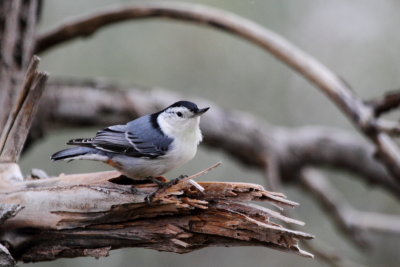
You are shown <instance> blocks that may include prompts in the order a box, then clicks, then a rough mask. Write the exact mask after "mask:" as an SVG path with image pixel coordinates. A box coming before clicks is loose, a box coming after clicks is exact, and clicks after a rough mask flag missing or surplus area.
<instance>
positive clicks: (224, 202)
mask: <svg viewBox="0 0 400 267" xmlns="http://www.w3.org/2000/svg"><path fill="white" fill-rule="evenodd" d="M200 185H201V186H202V187H204V189H205V190H204V192H203V193H201V192H199V191H197V190H196V189H195V188H194V187H193V186H192V184H191V183H190V182H189V180H185V179H183V180H180V181H178V182H177V183H175V184H173V185H171V186H170V187H167V188H165V189H163V190H158V191H157V186H156V185H155V184H142V185H134V186H133V185H132V184H131V180H130V179H127V178H124V177H122V176H120V174H119V173H118V172H116V171H111V172H102V173H90V174H77V175H62V176H59V177H55V178H48V179H41V180H29V181H25V182H18V183H14V184H9V185H8V186H5V187H1V188H0V203H6V204H8V205H20V206H23V209H22V210H20V211H19V212H18V214H17V215H16V216H15V217H12V218H9V219H8V220H6V221H5V222H4V224H3V225H2V227H1V230H0V239H1V240H3V243H6V244H7V247H8V249H9V251H10V252H11V253H12V255H13V256H14V258H15V259H16V260H19V261H24V262H31V261H44V260H53V259H56V258H60V257H78V256H94V257H100V256H106V255H108V251H109V250H111V249H117V248H121V247H145V248H151V249H156V250H160V251H170V252H176V253H187V252H190V251H193V250H196V249H200V248H203V247H206V246H249V245H252V246H265V247H269V248H273V249H277V250H281V251H286V252H293V253H296V254H298V255H301V256H305V257H312V255H311V254H309V253H307V252H305V251H302V250H301V249H299V247H298V241H299V240H303V239H310V238H312V235H309V234H306V233H303V232H300V231H293V230H289V229H288V228H286V227H283V226H281V225H280V224H279V223H278V222H279V221H282V222H285V223H292V224H293V223H294V224H300V225H302V224H303V223H302V222H300V221H297V220H294V219H291V218H288V217H285V216H283V215H281V214H280V213H279V212H277V211H274V210H272V209H270V208H265V207H261V206H257V205H254V204H250V203H248V202H249V201H266V202H269V203H271V204H273V205H279V206H288V207H293V206H296V205H297V203H294V202H292V201H289V200H287V199H286V197H285V196H284V195H282V194H280V193H274V192H268V191H266V190H264V189H263V188H262V187H261V186H259V185H255V184H246V183H221V182H201V183H200ZM154 192H156V193H155V195H154V198H153V201H152V203H151V204H150V205H149V204H148V203H146V201H145V198H146V196H148V195H149V194H151V193H154Z"/></svg>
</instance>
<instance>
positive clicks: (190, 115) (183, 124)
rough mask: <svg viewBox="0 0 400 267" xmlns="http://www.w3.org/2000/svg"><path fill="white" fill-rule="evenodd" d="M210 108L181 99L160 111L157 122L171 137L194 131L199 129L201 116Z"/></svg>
mask: <svg viewBox="0 0 400 267" xmlns="http://www.w3.org/2000/svg"><path fill="white" fill-rule="evenodd" d="M208 109H209V107H206V108H202V109H199V108H198V107H197V105H196V104H195V103H193V102H189V101H179V102H176V103H174V104H172V105H171V106H169V107H167V108H166V109H164V110H162V111H161V112H159V113H158V118H157V122H158V124H159V126H160V128H161V130H162V131H163V132H164V133H165V134H167V135H169V136H171V137H176V136H178V135H186V134H190V133H194V132H195V131H197V130H198V129H199V122H200V116H201V115H203V114H204V113H205V112H206V111H207V110H208Z"/></svg>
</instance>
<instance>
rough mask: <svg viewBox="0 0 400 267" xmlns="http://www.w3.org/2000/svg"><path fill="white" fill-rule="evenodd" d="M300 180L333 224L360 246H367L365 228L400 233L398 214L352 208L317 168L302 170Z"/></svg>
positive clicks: (366, 229)
mask: <svg viewBox="0 0 400 267" xmlns="http://www.w3.org/2000/svg"><path fill="white" fill-rule="evenodd" d="M300 181H301V184H302V186H303V188H304V189H305V190H307V191H308V192H310V193H311V195H312V196H314V197H315V198H316V200H317V202H316V203H318V204H320V205H321V206H322V207H323V209H324V210H325V211H326V212H327V213H328V214H329V215H330V216H331V217H332V218H333V220H334V221H336V225H338V226H339V228H340V229H341V230H342V231H343V232H344V233H345V234H346V235H348V236H350V237H351V239H352V240H353V241H354V242H355V243H356V244H358V245H359V246H360V247H361V248H365V246H368V245H369V242H368V240H367V239H366V237H365V234H366V233H367V231H377V232H381V233H390V234H400V217H399V216H397V215H388V214H381V213H375V212H365V211H359V210H356V209H354V208H353V207H351V206H350V205H349V204H348V203H347V202H346V201H345V200H344V198H343V196H341V195H340V193H339V192H337V190H335V188H334V186H333V185H332V184H330V183H329V182H328V180H327V179H326V178H325V177H324V176H323V175H322V174H321V173H320V172H319V171H317V170H315V169H312V168H305V169H303V171H302V174H301V179H300Z"/></svg>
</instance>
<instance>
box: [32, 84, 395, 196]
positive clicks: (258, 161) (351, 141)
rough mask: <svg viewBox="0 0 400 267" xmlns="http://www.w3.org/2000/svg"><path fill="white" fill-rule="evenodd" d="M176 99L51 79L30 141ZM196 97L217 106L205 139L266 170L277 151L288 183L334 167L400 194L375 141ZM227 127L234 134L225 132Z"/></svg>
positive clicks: (121, 117) (159, 92) (209, 118)
mask: <svg viewBox="0 0 400 267" xmlns="http://www.w3.org/2000/svg"><path fill="white" fill-rule="evenodd" d="M89 99H90V102H88V100H89ZM177 99H182V96H180V95H178V94H176V93H172V92H168V91H165V90H160V89H154V90H151V89H149V88H146V89H143V90H140V89H138V88H129V89H125V88H120V87H118V85H114V84H107V83H102V82H96V81H94V80H91V81H86V82H83V81H79V80H75V81H65V80H64V81H61V80H59V81H55V82H50V83H49V84H48V85H47V90H46V92H45V93H44V95H43V98H42V104H41V105H40V107H39V111H38V114H39V115H38V117H40V120H37V121H36V122H35V127H33V129H32V130H33V131H34V132H32V136H31V138H30V141H31V142H33V141H34V140H35V138H38V137H40V136H43V135H44V134H46V133H47V132H48V131H49V130H51V129H54V128H57V127H80V126H82V125H85V126H97V127H99V128H100V127H103V126H106V125H110V124H118V123H125V122H126V121H129V120H131V119H133V118H134V117H137V116H141V115H144V114H148V113H151V112H154V111H156V110H159V109H161V108H164V107H165V106H168V105H169V103H172V102H174V101H176V100H177ZM196 102H198V103H200V105H209V106H212V107H213V112H210V113H209V114H206V116H205V117H204V118H203V120H202V122H201V123H202V124H201V128H202V132H203V134H204V137H205V138H204V142H203V143H204V144H206V145H208V146H211V147H214V148H217V149H221V150H223V151H224V152H226V153H227V154H229V155H231V156H233V157H234V158H235V159H237V160H239V162H242V163H244V164H246V165H247V166H254V167H257V168H260V169H261V170H264V169H265V167H266V166H269V165H270V164H271V162H270V160H271V158H270V155H272V154H274V155H275V157H277V160H278V161H279V166H278V169H277V171H279V172H280V174H281V177H283V178H284V179H286V180H285V182H288V181H291V178H292V179H295V178H296V177H297V172H298V171H299V170H301V168H303V167H305V166H310V165H311V166H330V167H334V168H337V169H341V170H345V171H350V172H352V173H354V174H356V175H357V176H358V177H359V178H360V179H362V180H363V181H365V182H367V183H368V184H371V185H375V186H380V187H383V188H384V189H386V190H388V191H389V192H391V193H392V194H393V195H395V196H396V197H400V187H399V186H398V185H397V183H395V182H394V180H393V178H392V177H391V176H390V175H389V174H388V173H387V171H386V170H385V168H384V166H382V165H381V164H380V163H379V162H377V161H376V159H375V158H374V156H373V154H374V148H373V146H372V145H370V144H368V143H366V142H364V141H363V140H360V139H359V138H358V137H355V136H353V135H351V134H349V133H347V132H345V131H343V130H339V129H332V128H325V127H301V128H297V129H292V128H291V129H288V128H284V127H277V126H272V125H268V124H266V123H265V122H264V121H263V120H261V119H259V118H256V117H254V116H252V115H250V114H247V113H244V112H238V111H231V110H225V109H223V108H221V107H219V106H218V105H217V104H215V103H210V101H207V100H204V99H198V98H197V99H196ZM88 103H90V104H88ZM35 131H36V132H35ZM227 132H229V133H231V134H229V135H226V134H225V133H227Z"/></svg>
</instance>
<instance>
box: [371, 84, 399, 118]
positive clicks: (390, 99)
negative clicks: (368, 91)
mask: <svg viewBox="0 0 400 267" xmlns="http://www.w3.org/2000/svg"><path fill="white" fill-rule="evenodd" d="M366 103H367V104H368V105H371V106H372V108H373V109H374V115H375V116H377V117H379V116H381V115H382V114H384V113H386V112H389V111H391V110H393V109H396V108H398V107H399V106H400V91H398V90H396V91H392V92H388V93H385V95H384V96H383V98H381V99H374V100H370V101H367V102H366Z"/></svg>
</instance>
